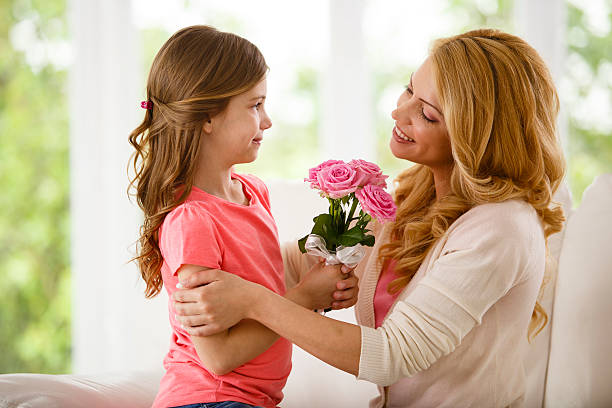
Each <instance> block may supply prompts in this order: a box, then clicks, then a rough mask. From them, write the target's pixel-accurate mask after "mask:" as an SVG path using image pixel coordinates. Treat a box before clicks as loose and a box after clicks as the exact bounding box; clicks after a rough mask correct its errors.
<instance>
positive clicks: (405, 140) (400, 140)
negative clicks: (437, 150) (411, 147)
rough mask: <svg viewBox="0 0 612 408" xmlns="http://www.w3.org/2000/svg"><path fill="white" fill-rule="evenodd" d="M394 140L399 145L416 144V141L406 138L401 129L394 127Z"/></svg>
mask: <svg viewBox="0 0 612 408" xmlns="http://www.w3.org/2000/svg"><path fill="white" fill-rule="evenodd" d="M393 139H395V140H396V141H397V142H398V143H404V144H414V143H415V141H414V139H411V138H409V137H408V136H406V135H405V134H404V133H403V132H402V131H401V129H399V128H398V127H397V126H394V127H393Z"/></svg>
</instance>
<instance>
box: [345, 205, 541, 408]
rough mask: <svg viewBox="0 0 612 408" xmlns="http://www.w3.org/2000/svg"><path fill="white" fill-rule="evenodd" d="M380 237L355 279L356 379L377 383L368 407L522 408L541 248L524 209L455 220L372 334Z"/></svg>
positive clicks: (384, 234) (487, 210)
mask: <svg viewBox="0 0 612 408" xmlns="http://www.w3.org/2000/svg"><path fill="white" fill-rule="evenodd" d="M388 230H389V228H383V229H382V231H381V232H380V233H379V234H378V236H377V243H376V245H375V247H374V248H373V250H372V251H371V255H370V256H369V259H368V260H367V261H366V262H362V263H361V264H360V265H359V266H358V268H357V269H356V273H357V275H358V276H359V277H360V293H359V301H358V303H357V305H356V309H355V312H356V315H357V321H358V322H359V324H360V325H361V326H362V347H361V360H360V365H359V375H358V379H362V380H367V381H370V382H373V383H375V384H378V385H379V386H389V387H384V388H383V387H379V390H380V391H381V395H380V396H379V397H378V398H376V399H375V400H373V401H372V402H371V405H370V406H371V407H376V408H378V407H383V406H388V407H434V406H435V407H506V406H513V407H514V406H522V401H523V398H524V394H525V373H524V369H523V365H522V362H523V359H524V354H525V352H526V349H527V345H528V342H527V328H528V325H529V322H530V319H531V314H532V311H533V308H534V304H535V301H536V298H537V295H538V291H539V288H540V284H541V282H542V278H543V274H544V269H545V259H546V247H545V239H544V233H543V229H542V227H541V223H540V221H539V218H538V216H537V214H536V212H535V210H534V209H533V207H531V206H530V205H529V204H527V203H525V202H522V201H518V200H510V201H506V202H504V203H498V204H486V205H480V206H477V207H475V208H473V209H471V210H470V211H468V212H467V213H465V214H463V215H462V216H461V217H460V218H459V219H457V220H456V221H455V222H454V223H453V224H452V225H451V226H450V228H449V229H448V231H447V233H446V234H445V235H444V237H443V238H442V239H440V240H439V241H438V242H437V243H436V244H435V245H434V247H433V248H432V249H431V251H430V252H429V254H428V256H427V258H426V259H425V260H424V262H423V263H422V264H421V267H420V268H419V270H418V272H417V273H416V275H415V276H414V278H413V279H412V280H411V282H410V283H409V285H408V286H407V287H406V288H405V289H404V290H403V291H402V292H401V294H400V295H399V297H398V298H397V300H396V302H395V304H394V305H393V306H392V308H391V309H390V312H389V314H388V315H387V317H386V318H385V321H384V322H383V325H382V326H381V327H380V328H378V329H374V328H373V326H374V308H373V298H374V292H375V289H376V284H377V282H378V277H379V274H380V269H381V268H380V264H379V262H378V259H377V253H378V247H379V246H380V244H381V243H384V242H385V241H386V240H387V239H388Z"/></svg>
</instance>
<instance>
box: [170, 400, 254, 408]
mask: <svg viewBox="0 0 612 408" xmlns="http://www.w3.org/2000/svg"><path fill="white" fill-rule="evenodd" d="M173 408H261V407H256V406H255V405H249V404H245V403H244V402H236V401H223V402H205V403H203V404H189V405H181V406H180V407H173Z"/></svg>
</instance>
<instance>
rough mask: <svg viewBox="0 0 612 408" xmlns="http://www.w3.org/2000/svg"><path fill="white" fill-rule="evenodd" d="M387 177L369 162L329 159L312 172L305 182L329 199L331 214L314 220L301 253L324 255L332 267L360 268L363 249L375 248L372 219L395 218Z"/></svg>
mask: <svg viewBox="0 0 612 408" xmlns="http://www.w3.org/2000/svg"><path fill="white" fill-rule="evenodd" d="M387 177H388V176H385V175H383V174H382V171H381V170H380V167H378V166H377V165H376V164H374V163H370V162H367V161H365V160H351V161H350V162H348V163H345V162H343V161H341V160H328V161H326V162H324V163H321V164H319V165H318V166H317V167H314V168H312V169H310V171H309V174H308V178H307V179H304V181H306V182H309V183H310V187H311V188H313V189H315V190H319V193H320V195H321V197H324V198H327V200H328V201H329V212H328V213H325V214H319V215H318V216H316V217H315V218H314V227H313V228H312V231H311V233H310V234H308V235H306V236H305V237H304V238H302V239H300V240H299V241H298V245H299V247H300V251H302V253H309V254H312V255H317V256H321V257H323V258H325V260H326V263H327V264H328V265H334V264H340V263H342V264H345V265H348V266H350V267H354V266H355V265H357V263H359V261H361V259H362V258H363V256H364V255H365V250H364V249H363V246H373V245H374V236H373V235H368V232H370V230H368V229H367V225H368V223H369V222H370V221H371V220H372V218H375V219H377V220H378V221H379V222H385V221H389V220H394V219H395V212H396V210H397V209H396V207H395V203H394V202H393V198H392V197H391V195H390V194H389V193H387V192H386V191H385V188H386V187H387V182H386V181H385V180H386V179H387ZM358 207H359V212H357V209H358Z"/></svg>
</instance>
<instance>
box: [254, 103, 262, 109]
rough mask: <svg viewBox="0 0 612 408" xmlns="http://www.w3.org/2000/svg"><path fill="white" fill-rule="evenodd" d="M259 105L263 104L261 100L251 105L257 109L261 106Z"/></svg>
mask: <svg viewBox="0 0 612 408" xmlns="http://www.w3.org/2000/svg"><path fill="white" fill-rule="evenodd" d="M261 105H263V103H261V102H257V103H256V104H255V105H253V107H254V108H255V109H259V108H261Z"/></svg>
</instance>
